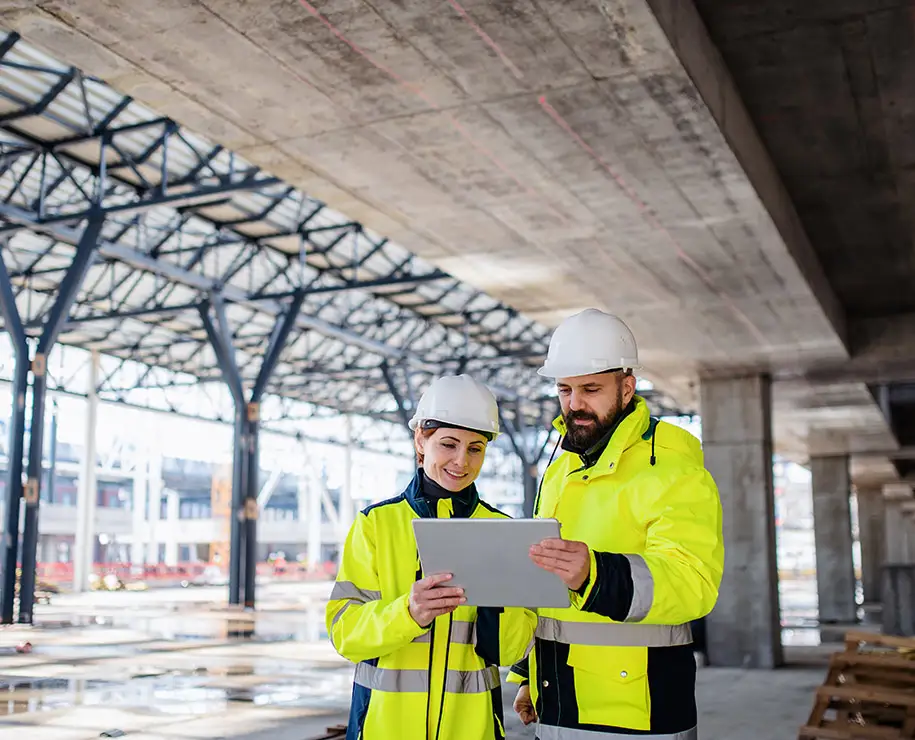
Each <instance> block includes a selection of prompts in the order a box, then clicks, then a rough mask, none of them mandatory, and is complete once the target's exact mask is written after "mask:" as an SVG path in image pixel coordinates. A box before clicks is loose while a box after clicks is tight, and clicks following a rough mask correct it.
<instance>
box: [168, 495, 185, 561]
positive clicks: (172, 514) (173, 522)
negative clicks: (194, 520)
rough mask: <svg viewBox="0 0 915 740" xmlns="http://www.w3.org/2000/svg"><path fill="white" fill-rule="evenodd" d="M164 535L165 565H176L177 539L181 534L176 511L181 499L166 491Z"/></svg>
mask: <svg viewBox="0 0 915 740" xmlns="http://www.w3.org/2000/svg"><path fill="white" fill-rule="evenodd" d="M165 500H166V504H165V514H166V533H165V564H166V565H170V566H171V565H178V545H179V541H178V538H179V537H180V534H181V521H180V520H179V518H178V510H179V506H180V505H181V499H180V497H179V496H178V492H177V491H166V499H165Z"/></svg>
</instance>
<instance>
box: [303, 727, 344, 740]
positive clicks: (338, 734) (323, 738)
mask: <svg viewBox="0 0 915 740" xmlns="http://www.w3.org/2000/svg"><path fill="white" fill-rule="evenodd" d="M345 736H346V725H334V726H333V727H328V728H327V732H326V733H325V734H323V735H320V736H319V737H312V738H307V740H337V739H338V738H342V737H345Z"/></svg>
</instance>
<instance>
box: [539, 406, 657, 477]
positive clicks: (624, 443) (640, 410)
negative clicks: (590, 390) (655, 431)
mask: <svg viewBox="0 0 915 740" xmlns="http://www.w3.org/2000/svg"><path fill="white" fill-rule="evenodd" d="M629 406H630V407H632V408H631V410H630V411H629V412H628V414H627V415H626V416H624V417H623V418H621V419H620V420H619V421H618V422H617V423H616V426H615V427H614V428H613V429H612V430H610V432H609V437H610V438H609V440H606V441H605V440H603V439H602V440H600V441H599V442H598V443H597V444H595V445H594V447H592V448H591V449H590V450H588V451H587V452H585V453H583V454H578V453H575V452H571V453H570V454H572V455H574V456H575V457H577V458H578V459H579V461H580V462H581V466H580V467H578V468H577V470H582V469H584V468H592V467H593V468H594V475H601V474H603V473H612V472H614V471H615V470H616V467H617V464H618V463H619V460H620V457H621V456H622V454H623V453H624V452H625V451H626V450H628V449H629V448H630V447H632V445H634V444H636V443H637V442H638V441H639V439H640V438H642V436H643V435H644V434H645V432H646V430H648V427H649V424H650V422H651V415H650V414H649V412H648V404H646V403H645V399H644V398H642V397H641V396H633V399H632V402H631V403H630V404H629ZM627 408H628V407H627ZM553 426H554V427H555V428H556V429H557V430H558V431H559V433H560V434H561V435H563V436H565V433H566V424H565V421H564V420H563V418H562V416H561V415H560V416H558V417H557V418H556V419H555V420H554V421H553ZM601 445H604V447H603V448H602V449H601Z"/></svg>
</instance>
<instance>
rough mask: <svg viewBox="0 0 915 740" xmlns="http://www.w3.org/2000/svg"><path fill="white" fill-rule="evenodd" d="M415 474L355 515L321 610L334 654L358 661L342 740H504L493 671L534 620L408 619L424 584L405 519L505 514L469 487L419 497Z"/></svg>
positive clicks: (494, 612) (517, 649)
mask: <svg viewBox="0 0 915 740" xmlns="http://www.w3.org/2000/svg"><path fill="white" fill-rule="evenodd" d="M422 476H423V473H422V469H419V470H418V471H417V474H416V476H415V477H414V478H413V481H412V482H411V483H410V485H409V486H408V487H407V489H406V490H405V491H404V492H403V493H402V494H401V495H399V496H397V497H396V498H392V499H390V500H388V501H383V502H381V503H378V504H374V505H372V506H369V507H368V508H366V509H365V510H364V511H362V512H361V513H360V514H359V515H358V516H357V518H356V521H355V522H354V523H353V526H352V528H351V529H350V532H349V535H348V537H347V539H346V543H345V546H344V549H343V559H342V563H341V565H340V570H339V573H338V575H337V581H336V583H335V584H334V588H333V592H332V593H331V597H330V602H329V603H328V605H327V614H326V619H327V632H328V634H329V635H330V639H331V641H332V643H333V645H334V648H335V649H336V650H337V652H338V653H339V654H340V655H342V656H343V657H344V658H347V659H348V660H351V661H353V662H354V663H357V666H356V674H355V682H354V686H353V697H352V704H351V706H350V717H349V724H348V726H347V735H346V737H347V740H483V739H484V738H485V740H489V739H490V738H494V739H498V738H502V737H504V730H503V723H502V720H503V718H502V689H501V686H500V678H499V670H498V667H497V666H500V665H506V666H507V665H511V664H512V663H514V662H516V661H518V660H521V659H522V658H524V657H525V656H526V655H527V654H528V652H529V650H530V648H531V645H532V644H533V637H534V629H535V627H536V623H537V617H536V615H535V614H534V612H532V611H530V610H527V609H521V608H507V609H501V608H494V607H480V608H477V607H472V606H460V607H458V608H457V609H456V610H455V611H454V612H452V613H451V614H448V615H445V616H441V617H438V618H437V619H435V621H434V622H433V623H432V625H430V627H428V628H426V629H424V628H422V627H420V626H419V625H417V624H416V622H415V621H414V620H413V617H412V616H410V612H409V606H408V604H409V593H410V589H411V587H412V586H413V583H414V582H415V581H417V580H420V579H421V578H422V577H423V573H422V570H421V566H420V562H419V554H418V552H417V548H416V539H415V537H414V535H413V525H412V520H413V519H415V518H417V517H438V518H443V517H474V518H492V517H504V516H506V515H505V514H502V513H501V512H499V511H498V510H496V509H494V508H492V507H490V506H489V505H487V504H485V503H484V502H483V501H481V500H480V499H479V497H478V496H477V492H476V488H475V486H470V487H469V488H467V489H465V490H464V491H462V492H461V493H460V494H455V495H453V496H451V497H450V498H441V499H434V498H428V497H426V496H424V495H423V492H422ZM467 547H468V548H470V547H473V543H472V542H468V543H467ZM427 575H429V574H427Z"/></svg>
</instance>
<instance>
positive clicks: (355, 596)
mask: <svg viewBox="0 0 915 740" xmlns="http://www.w3.org/2000/svg"><path fill="white" fill-rule="evenodd" d="M380 598H381V591H369V590H368V589H364V588H359V587H358V586H357V585H356V584H355V583H353V582H351V581H337V582H336V583H335V584H334V590H333V591H331V592H330V600H331V601H337V600H339V599H352V600H353V601H358V602H359V603H360V604H365V603H368V602H369V601H378V600H379V599H380Z"/></svg>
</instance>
